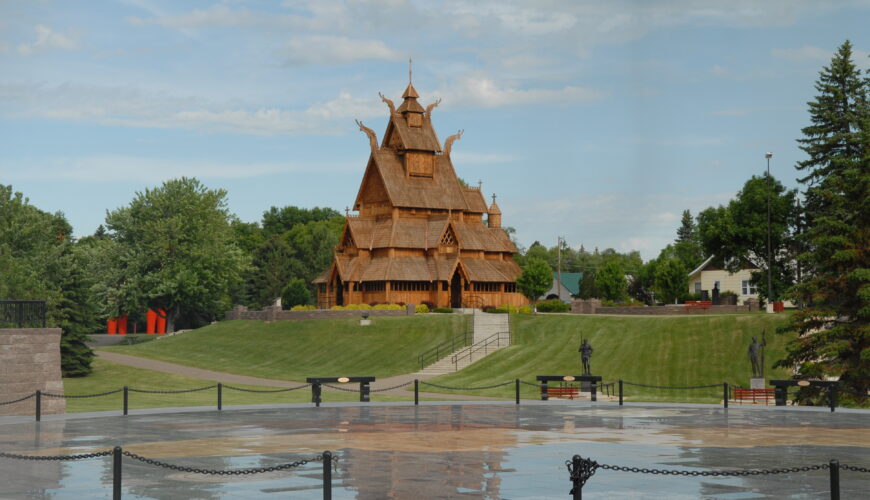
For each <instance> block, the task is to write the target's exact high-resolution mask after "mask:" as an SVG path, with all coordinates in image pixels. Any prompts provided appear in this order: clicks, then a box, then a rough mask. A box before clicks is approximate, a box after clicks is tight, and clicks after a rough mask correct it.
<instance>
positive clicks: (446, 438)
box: [0, 401, 870, 499]
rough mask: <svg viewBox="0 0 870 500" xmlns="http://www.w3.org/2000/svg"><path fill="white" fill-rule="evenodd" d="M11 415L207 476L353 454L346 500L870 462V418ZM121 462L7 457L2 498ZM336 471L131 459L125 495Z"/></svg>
mask: <svg viewBox="0 0 870 500" xmlns="http://www.w3.org/2000/svg"><path fill="white" fill-rule="evenodd" d="M44 418H45V420H44V421H43V422H39V423H37V422H33V421H30V420H28V419H26V418H23V417H0V452H7V453H21V454H39V455H57V454H80V453H91V452H95V451H103V450H106V449H109V448H111V447H113V446H116V445H120V446H123V448H124V449H125V450H126V451H130V452H132V453H135V454H138V455H142V456H145V457H149V458H153V459H157V460H160V461H164V462H168V463H171V464H176V465H184V466H192V467H199V468H207V469H236V468H246V467H268V466H273V465H280V464H283V463H287V462H292V461H297V460H301V459H308V458H311V457H313V456H315V455H317V454H319V453H321V452H322V451H324V450H331V451H333V453H335V454H336V455H337V456H338V459H339V462H338V469H337V471H335V472H334V475H333V498H337V499H342V498H358V499H381V498H414V499H416V498H492V499H497V498H509V499H542V498H570V496H569V495H568V491H569V490H570V487H571V485H570V481H569V480H568V474H567V471H566V469H565V460H567V459H570V458H571V456H572V455H574V454H580V455H582V456H584V457H591V458H593V459H595V460H597V461H598V462H600V463H607V464H613V465H621V466H629V467H644V468H664V469H677V470H685V471H705V470H722V469H731V470H735V469H736V470H742V469H755V468H763V469H769V468H789V467H803V466H812V465H822V464H827V463H828V461H829V460H830V459H832V458H836V459H839V460H840V462H841V463H844V464H848V465H852V466H859V467H865V468H866V467H870V432H868V430H870V412H866V411H855V410H853V411H849V410H838V411H837V412H836V413H830V412H828V411H827V410H825V409H821V408H819V409H807V408H773V407H768V408H731V409H727V410H726V409H723V408H721V407H715V406H709V405H653V404H643V405H642V404H631V405H626V406H624V407H619V406H617V405H616V404H614V403H597V404H596V403H589V402H576V401H575V402H562V401H551V402H546V403H543V402H526V401H524V402H523V404H522V405H519V406H516V405H512V404H505V403H504V402H499V403H489V402H476V403H467V402H463V403H456V404H443V403H430V404H421V406H418V407H414V406H409V405H407V404H377V405H375V404H368V405H365V404H337V403H335V404H329V405H325V406H323V407H320V408H314V407H311V406H310V405H282V406H281V407H279V408H271V409H268V408H262V407H256V408H255V407H250V408H241V407H240V408H233V409H228V410H224V411H223V412H217V411H214V410H204V409H184V410H176V411H172V412H167V411H166V410H162V411H161V410H140V411H137V412H134V414H131V415H130V416H128V417H123V416H117V414H116V413H115V414H113V415H110V416H109V415H96V414H75V415H65V416H64V415H50V416H46V417H44ZM111 467H112V463H111V458H110V457H106V458H96V459H87V460H81V461H76V462H42V461H40V462H33V461H21V460H13V459H7V458H0V498H3V499H6V498H15V499H18V498H56V499H66V498H70V499H72V498H76V499H78V498H107V497H110V496H111V484H112V468H111ZM321 473H322V466H321V464H319V463H315V462H312V463H310V464H306V465H304V466H301V467H298V468H295V469H292V470H290V471H279V472H269V473H265V474H258V475H251V476H206V475H201V474H196V473H188V472H180V471H173V470H169V469H163V468H159V467H155V466H152V465H148V464H144V463H141V462H136V461H134V460H132V459H129V458H126V457H125V459H124V466H123V478H124V479H123V484H124V498H159V499H163V498H172V499H176V498H202V499H218V498H288V497H289V498H322V491H321V484H322V481H321V477H322V476H321ZM840 477H841V494H842V498H844V499H847V498H866V496H865V495H866V494H867V492H868V491H870V473H862V472H853V471H846V470H843V471H841V472H840ZM828 479H829V476H828V471H826V470H816V471H807V472H798V473H788V474H778V475H758V476H749V477H740V478H730V477H729V478H713V477H683V476H676V477H674V476H661V475H651V474H635V473H631V472H616V471H609V470H601V469H599V470H598V471H597V472H596V473H595V475H594V476H592V477H591V478H590V479H589V482H588V483H587V484H586V486H585V487H584V488H583V498H587V499H588V498H686V499H688V498H716V499H756V498H800V499H804V498H828V495H829V493H828V491H829V490H828V488H829V483H828Z"/></svg>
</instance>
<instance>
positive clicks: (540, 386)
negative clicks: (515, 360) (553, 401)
mask: <svg viewBox="0 0 870 500" xmlns="http://www.w3.org/2000/svg"><path fill="white" fill-rule="evenodd" d="M520 383H521V384H526V385H530V386H532V387H537V388H538V389H542V388H543V387H544V386H543V385H542V384H535V383H534V382H526V381H525V380H520Z"/></svg>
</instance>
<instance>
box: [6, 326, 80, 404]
mask: <svg viewBox="0 0 870 500" xmlns="http://www.w3.org/2000/svg"><path fill="white" fill-rule="evenodd" d="M60 333H61V331H60V328H9V329H0V403H2V402H4V401H13V400H16V399H19V398H23V397H24V396H27V395H30V394H33V393H34V392H36V391H37V390H41V391H43V392H50V393H52V394H63V380H62V379H61V373H60ZM65 410H66V400H65V399H63V398H42V413H63V412H64V411H65ZM33 413H34V398H31V399H28V400H27V401H22V402H20V403H15V404H11V405H4V406H0V415H32V414H33Z"/></svg>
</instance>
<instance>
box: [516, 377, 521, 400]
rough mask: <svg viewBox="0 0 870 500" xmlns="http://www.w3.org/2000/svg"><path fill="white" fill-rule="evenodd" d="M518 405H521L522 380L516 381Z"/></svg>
mask: <svg viewBox="0 0 870 500" xmlns="http://www.w3.org/2000/svg"><path fill="white" fill-rule="evenodd" d="M516 392H517V404H520V379H516Z"/></svg>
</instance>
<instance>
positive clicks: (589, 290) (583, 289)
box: [580, 269, 599, 300]
mask: <svg viewBox="0 0 870 500" xmlns="http://www.w3.org/2000/svg"><path fill="white" fill-rule="evenodd" d="M598 296H599V293H598V287H597V286H595V270H594V269H587V270H585V271H583V276H582V277H581V278H580V298H581V299H587V300H588V299H595V298H598Z"/></svg>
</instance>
